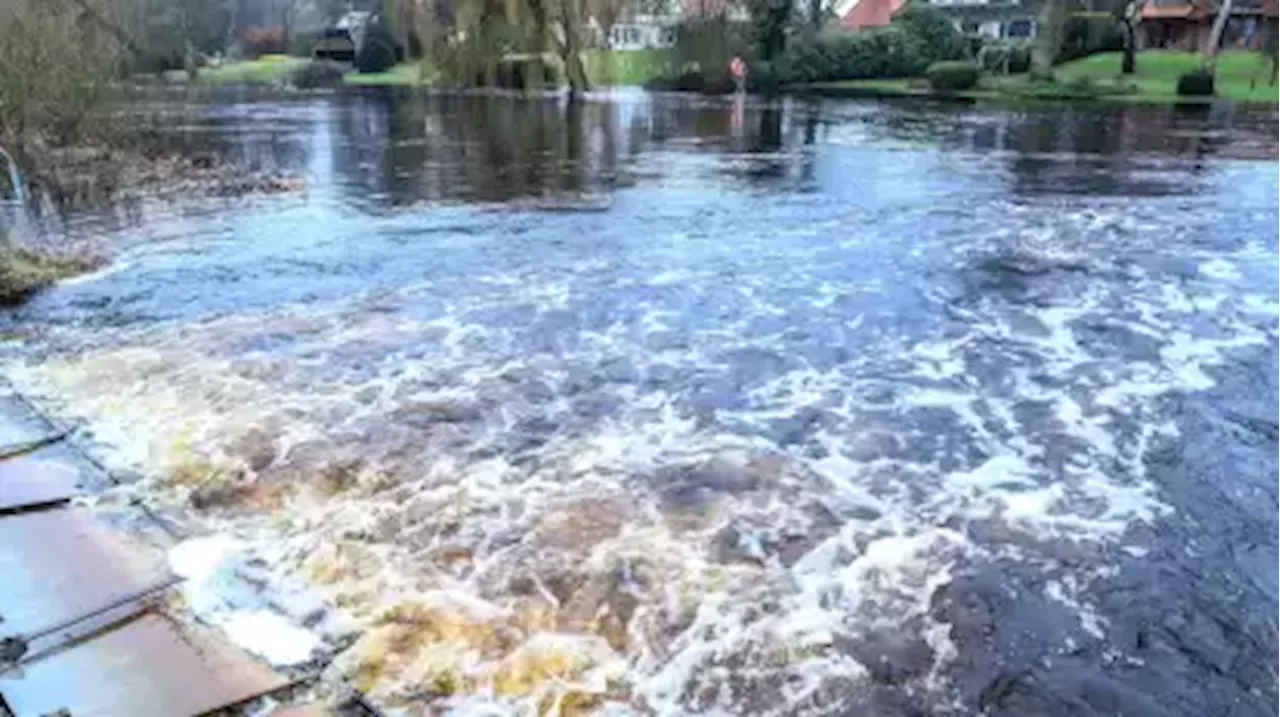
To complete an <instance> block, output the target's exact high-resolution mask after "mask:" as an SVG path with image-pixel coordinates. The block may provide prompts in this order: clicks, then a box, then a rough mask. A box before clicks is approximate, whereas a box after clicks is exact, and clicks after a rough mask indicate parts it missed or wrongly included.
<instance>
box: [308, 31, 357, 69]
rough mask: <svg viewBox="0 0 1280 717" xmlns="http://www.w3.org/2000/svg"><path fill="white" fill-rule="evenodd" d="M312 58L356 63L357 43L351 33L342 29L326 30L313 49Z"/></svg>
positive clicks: (321, 33)
mask: <svg viewBox="0 0 1280 717" xmlns="http://www.w3.org/2000/svg"><path fill="white" fill-rule="evenodd" d="M311 56H312V57H313V58H315V59H317V60H329V61H331V62H346V63H354V62H355V61H356V43H355V42H354V41H353V40H352V39H351V33H349V32H347V31H346V30H344V29H342V28H338V27H329V28H325V29H324V30H322V31H321V32H320V37H319V39H317V40H316V44H315V45H314V46H313V47H312V48H311Z"/></svg>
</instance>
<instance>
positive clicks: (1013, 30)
mask: <svg viewBox="0 0 1280 717" xmlns="http://www.w3.org/2000/svg"><path fill="white" fill-rule="evenodd" d="M1035 34H1036V33H1035V25H1034V24H1033V23H1032V22H1031V21H1030V20H1011V21H1010V22H1009V24H1008V25H1006V26H1005V30H1004V36H1005V37H1032V36H1034V35H1035Z"/></svg>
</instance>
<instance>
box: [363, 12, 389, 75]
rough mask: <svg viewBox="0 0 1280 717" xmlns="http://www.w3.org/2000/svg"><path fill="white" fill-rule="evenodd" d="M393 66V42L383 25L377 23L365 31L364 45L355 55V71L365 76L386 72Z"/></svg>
mask: <svg viewBox="0 0 1280 717" xmlns="http://www.w3.org/2000/svg"><path fill="white" fill-rule="evenodd" d="M395 64H396V43H395V40H394V39H393V38H392V37H391V33H390V31H388V30H387V28H386V26H385V25H383V24H382V23H377V24H375V25H373V26H372V27H370V28H369V29H368V30H366V31H365V38H364V43H363V44H362V45H361V46H360V51H359V52H358V53H356V69H357V70H359V71H360V72H362V73H365V74H368V73H371V72H386V71H387V70H390V69H391V68H392V67H395Z"/></svg>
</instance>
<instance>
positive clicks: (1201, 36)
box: [1138, 0, 1277, 52]
mask: <svg viewBox="0 0 1280 717" xmlns="http://www.w3.org/2000/svg"><path fill="white" fill-rule="evenodd" d="M1218 8H1219V3H1218V2H1217V0H1147V3H1146V4H1145V5H1143V6H1142V14H1141V18H1142V24H1141V27H1140V31H1139V33H1138V42H1139V44H1140V45H1141V47H1143V48H1144V49H1148V48H1157V49H1166V50H1187V51H1191V52H1206V51H1208V50H1209V39H1210V35H1211V34H1212V32H1213V21H1214V19H1215V18H1216V17H1217V15H1218ZM1276 10H1277V0H1233V2H1232V3H1231V15H1230V17H1228V18H1227V24H1226V25H1225V26H1224V28H1223V31H1222V48H1223V49H1236V48H1239V49H1256V48H1257V47H1259V45H1260V44H1261V43H1262V42H1263V38H1264V37H1266V36H1267V33H1272V36H1274V33H1275V32H1276V15H1277V11H1276Z"/></svg>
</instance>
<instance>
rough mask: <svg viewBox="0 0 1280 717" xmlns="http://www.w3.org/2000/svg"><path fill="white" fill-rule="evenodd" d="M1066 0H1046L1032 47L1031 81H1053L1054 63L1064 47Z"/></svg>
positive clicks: (1041, 9)
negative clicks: (1063, 28)
mask: <svg viewBox="0 0 1280 717" xmlns="http://www.w3.org/2000/svg"><path fill="white" fill-rule="evenodd" d="M1066 14H1067V12H1066V1H1065V0H1044V5H1043V6H1042V7H1041V8H1040V16H1039V17H1038V18H1037V20H1036V39H1035V43H1034V44H1033V45H1032V47H1031V79H1033V80H1052V79H1053V62H1054V60H1056V59H1057V58H1058V48H1059V47H1061V45H1062V23H1063V22H1064V21H1065V19H1066Z"/></svg>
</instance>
